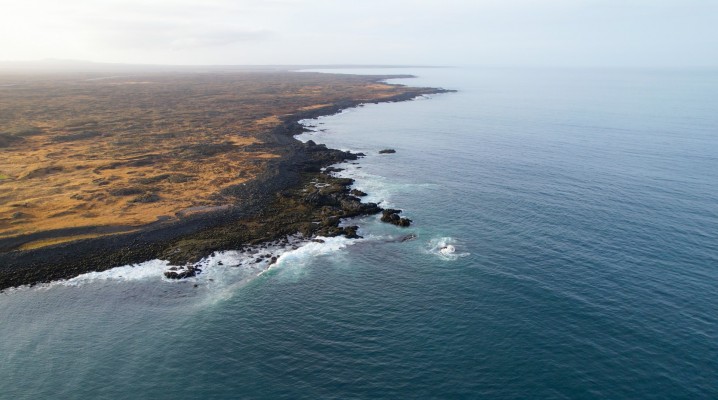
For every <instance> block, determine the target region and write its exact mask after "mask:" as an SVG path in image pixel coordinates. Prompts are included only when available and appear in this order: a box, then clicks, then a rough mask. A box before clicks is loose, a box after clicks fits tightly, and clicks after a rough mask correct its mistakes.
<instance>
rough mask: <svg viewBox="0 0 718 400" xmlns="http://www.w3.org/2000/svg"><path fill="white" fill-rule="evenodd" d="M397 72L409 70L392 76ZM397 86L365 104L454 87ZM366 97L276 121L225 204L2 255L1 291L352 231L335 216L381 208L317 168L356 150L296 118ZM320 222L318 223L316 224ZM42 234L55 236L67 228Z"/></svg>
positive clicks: (353, 104)
mask: <svg viewBox="0 0 718 400" xmlns="http://www.w3.org/2000/svg"><path fill="white" fill-rule="evenodd" d="M397 77H399V78H401V77H406V76H391V77H390V78H397ZM385 79H387V77H385V76H382V77H377V78H376V80H375V82H380V81H382V80H385ZM396 86H403V87H405V88H406V91H404V92H403V93H401V94H398V95H394V96H390V97H384V98H379V99H373V100H372V101H370V102H371V103H384V102H398V101H408V100H412V99H414V98H416V97H419V96H422V95H427V94H438V93H448V92H453V91H452V90H446V89H440V88H421V87H416V88H414V87H406V86H404V85H396ZM365 103H367V101H366V100H344V101H339V102H335V103H333V104H329V105H326V106H323V107H318V108H314V109H311V110H302V111H298V112H296V113H293V114H291V115H288V116H286V117H284V118H283V119H282V123H281V125H280V126H278V127H277V128H275V129H274V130H273V131H272V132H271V134H269V135H268V139H269V140H268V142H270V143H265V145H267V144H272V145H279V146H281V149H282V151H283V154H281V157H279V158H278V159H276V160H273V161H271V162H270V163H269V165H268V167H267V169H266V170H265V171H264V172H262V173H261V174H260V175H259V176H257V177H256V178H255V179H253V180H251V181H249V182H247V183H244V184H240V185H236V186H232V187H228V188H226V189H224V190H223V191H222V193H221V194H222V195H230V196H232V197H233V198H234V199H235V202H234V204H233V205H232V206H230V207H228V208H222V209H218V210H215V211H210V212H206V213H198V214H196V215H187V216H184V217H183V218H181V219H179V220H178V221H172V222H162V221H159V222H155V223H151V224H148V225H146V226H143V227H141V228H139V229H137V230H134V231H131V232H127V233H114V234H109V235H107V236H100V237H96V238H91V239H82V240H77V241H73V242H68V243H62V244H57V245H52V246H47V247H43V248H39V249H31V250H16V251H7V252H3V253H0V291H2V290H3V289H6V288H10V287H15V286H22V285H34V284H38V283H46V282H51V281H55V280H62V279H69V278H73V277H75V276H78V275H80V274H83V273H87V272H100V271H105V270H108V269H111V268H115V267H119V266H123V265H130V264H137V263H140V262H144V261H148V260H152V259H158V258H159V259H164V260H169V261H170V262H171V264H172V265H186V264H191V263H194V262H197V261H199V260H200V259H202V258H204V257H207V256H209V255H211V254H212V253H214V252H216V251H221V250H227V249H231V248H241V247H242V246H247V245H260V244H262V243H268V242H270V241H274V240H278V239H281V238H284V237H287V236H288V235H292V234H296V233H297V232H299V233H301V234H302V235H303V236H304V237H305V238H311V237H312V236H315V235H318V234H321V235H323V236H338V235H345V236H347V237H350V238H351V237H357V236H356V227H339V223H340V220H341V219H342V218H350V217H356V216H361V215H369V214H377V213H379V212H381V211H382V209H381V208H380V207H378V206H377V205H376V204H373V203H362V202H361V201H360V199H359V198H358V197H356V196H353V195H352V194H351V193H350V189H349V187H350V186H351V184H352V183H353V181H352V180H351V179H341V178H335V177H332V176H330V175H329V174H328V173H325V172H322V169H323V168H326V167H328V166H330V165H332V164H336V163H339V162H342V161H346V160H354V159H357V158H358V157H360V156H361V154H352V153H349V152H343V151H340V150H336V149H329V148H327V147H326V146H323V145H317V144H314V143H313V142H309V143H306V144H305V143H302V142H300V141H299V140H297V139H295V138H294V136H295V135H297V134H299V133H302V132H304V131H306V128H305V127H304V126H302V125H301V123H300V122H299V121H301V120H305V119H312V118H317V117H320V116H326V115H332V114H336V113H338V112H341V111H342V110H345V109H348V108H353V107H357V106H359V105H361V104H365ZM317 220H318V221H320V223H316V221H317ZM69 229H72V228H69ZM41 233H42V234H43V235H46V236H49V237H52V235H53V234H61V233H66V230H63V232H52V231H45V232H41ZM21 239H22V238H21ZM24 239H25V240H28V238H24ZM12 240H15V241H17V240H18V239H17V238H9V239H3V240H0V249H2V248H3V247H9V246H12V245H16V243H12V242H11V241H12Z"/></svg>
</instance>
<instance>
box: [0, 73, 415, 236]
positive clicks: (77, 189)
mask: <svg viewBox="0 0 718 400" xmlns="http://www.w3.org/2000/svg"><path fill="white" fill-rule="evenodd" d="M406 91H407V89H405V88H403V87H401V86H394V85H387V84H383V83H379V82H377V78H376V77H365V76H364V77H363V76H352V75H328V74H315V73H296V72H231V73H217V72H214V73H147V74H139V75H138V74H135V75H132V76H129V75H126V76H99V75H90V74H85V75H81V74H74V75H68V74H66V75H55V76H53V75H17V74H15V75H4V76H0V241H2V239H7V238H18V237H29V238H30V237H32V238H34V239H32V240H26V241H20V242H17V243H20V244H18V245H17V246H16V248H12V249H5V250H29V249H36V248H40V247H43V246H47V245H54V244H58V243H63V242H67V241H74V240H78V239H87V238H92V237H97V236H102V235H108V234H116V233H123V232H124V233H126V232H132V231H135V230H137V229H140V228H141V227H143V226H146V225H148V224H151V223H154V222H157V221H172V220H176V219H178V218H181V217H182V216H183V215H188V214H192V213H202V212H208V211H213V210H215V211H216V210H217V209H221V208H222V207H227V206H229V205H231V204H232V202H233V201H235V199H233V198H231V197H227V196H224V195H222V194H221V193H222V190H223V189H226V188H228V187H231V186H234V185H238V184H241V183H244V182H247V181H250V180H252V179H253V178H254V177H256V176H257V175H258V174H260V173H261V172H262V171H263V169H264V168H265V167H266V165H267V163H268V162H269V161H270V160H272V159H275V158H278V157H282V156H283V151H284V149H283V148H282V146H281V144H279V143H277V142H276V141H272V140H271V137H272V136H271V135H270V133H271V132H273V131H274V130H275V129H277V128H278V127H280V126H281V125H282V124H283V121H285V120H286V119H287V118H288V116H291V115H292V114H296V113H297V112H301V111H307V110H313V109H320V108H324V107H327V106H331V105H335V104H340V103H342V102H346V101H357V100H361V101H367V102H370V101H378V100H381V99H386V98H389V97H394V96H397V95H401V94H403V93H405V92H406ZM47 232H57V234H52V235H42V233H47ZM35 238H36V239H35Z"/></svg>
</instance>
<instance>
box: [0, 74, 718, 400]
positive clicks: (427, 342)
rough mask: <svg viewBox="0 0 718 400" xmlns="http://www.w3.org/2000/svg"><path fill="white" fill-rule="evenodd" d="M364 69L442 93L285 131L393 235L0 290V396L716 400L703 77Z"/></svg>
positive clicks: (709, 120) (716, 262)
mask: <svg viewBox="0 0 718 400" xmlns="http://www.w3.org/2000/svg"><path fill="white" fill-rule="evenodd" d="M373 72H374V73H384V72H389V73H404V72H409V73H414V74H418V75H420V78H419V79H413V80H402V81H401V82H402V83H407V84H412V85H426V86H443V87H447V88H453V89H458V90H460V92H458V93H455V94H444V95H435V96H429V97H428V98H422V99H418V100H416V101H411V102H403V103H393V104H379V105H366V106H364V107H360V108H357V109H352V110H348V111H346V112H344V113H341V114H339V115H335V116H330V117H324V118H321V119H319V120H317V121H308V122H307V123H308V124H311V125H313V126H316V128H315V129H316V132H310V133H308V134H305V135H302V136H301V137H300V138H301V139H302V140H308V139H312V140H314V141H316V142H319V143H326V144H328V145H329V146H330V147H337V148H343V149H350V150H354V151H361V152H364V153H366V154H367V157H365V158H363V159H361V160H360V161H359V162H358V163H357V164H353V163H349V164H346V165H343V167H344V168H346V169H345V171H342V172H341V173H340V175H342V176H350V177H353V178H355V179H356V186H357V187H358V188H359V189H362V190H364V191H365V192H367V193H369V196H368V198H367V200H369V201H377V202H382V205H384V206H393V207H398V208H402V209H404V214H406V216H408V217H409V218H412V219H413V220H414V222H415V223H414V225H413V226H412V227H410V228H407V229H400V228H397V227H394V226H390V225H387V224H382V223H380V222H378V221H377V219H376V217H367V218H363V219H361V220H359V221H356V223H358V224H359V225H361V227H362V229H361V231H360V234H362V235H364V236H365V239H362V240H359V241H351V240H347V239H341V238H332V239H329V240H328V241H327V242H326V243H324V244H321V243H310V244H308V245H306V246H304V247H300V248H299V249H297V250H292V249H291V248H285V249H279V248H276V249H273V250H272V251H273V252H275V253H277V254H282V255H281V256H280V258H279V262H278V263H277V264H276V265H274V266H272V267H271V268H269V269H268V267H269V266H268V265H265V264H255V263H253V262H251V261H250V260H253V259H254V256H252V257H250V256H246V255H244V254H240V253H236V252H232V251H231V249H228V250H230V251H228V252H226V253H222V254H220V255H218V256H217V257H215V258H214V259H210V260H207V262H206V266H205V267H204V272H203V274H202V275H200V276H199V277H198V278H196V279H190V280H187V281H185V282H170V281H167V280H165V279H163V278H162V274H161V272H162V271H163V270H164V268H165V265H164V264H163V263H162V262H159V261H153V262H149V263H146V264H144V265H141V266H137V267H124V268H123V269H115V270H111V271H107V272H104V273H99V274H88V275H85V276H81V277H79V278H76V279H74V280H70V281H67V282H60V283H54V284H51V285H45V286H41V287H34V288H21V289H16V290H9V291H6V292H4V293H2V294H0V321H1V323H0V338H2V339H0V398H33V399H34V398H65V397H71V398H138V397H139V398H196V397H204V398H234V397H239V398H337V399H339V398H341V399H345V398H406V397H411V398H462V397H468V398H476V397H489V398H526V397H533V398H537V397H538V398H576V397H580V398H614V399H616V398H626V399H629V398H637V397H641V398H643V397H653V398H715V397H718V379H717V378H716V377H717V376H718V316H717V315H716V312H715V310H717V309H718V292H716V290H715V288H716V287H717V286H716V285H717V284H718V245H716V243H718V240H717V239H718V207H716V204H718V178H717V177H716V173H715V171H717V170H718V158H717V157H718V156H717V154H718V136H717V135H716V127H717V126H718V115H716V113H715V112H714V111H715V110H716V109H718V98H716V97H715V93H716V92H717V91H718V72H716V71H706V70H703V71H701V70H694V71H668V70H665V71H661V70H653V71H646V70H548V69H544V70H491V69H417V70H412V71H404V70H390V71H373ZM384 148H394V149H396V150H397V153H396V154H392V155H379V154H378V151H379V150H381V149H384ZM353 223H354V222H353ZM408 234H415V235H416V238H415V239H413V240H407V241H402V238H404V237H405V236H406V235H408ZM449 244H450V245H452V246H454V247H455V249H456V250H455V252H453V253H450V254H443V253H442V252H441V251H440V249H441V248H442V247H445V246H446V245H449ZM220 261H221V265H220ZM195 284H196V285H197V287H195V286H194V285H195Z"/></svg>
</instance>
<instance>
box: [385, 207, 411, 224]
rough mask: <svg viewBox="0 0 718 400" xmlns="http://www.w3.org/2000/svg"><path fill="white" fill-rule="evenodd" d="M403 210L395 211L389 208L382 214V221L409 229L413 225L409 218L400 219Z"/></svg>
mask: <svg viewBox="0 0 718 400" xmlns="http://www.w3.org/2000/svg"><path fill="white" fill-rule="evenodd" d="M400 213H401V210H395V209H393V208H387V209H385V210H382V212H381V221H382V222H388V223H390V224H392V225H396V226H401V227H407V226H410V225H411V220H410V219H409V218H404V217H400V216H399V214H400Z"/></svg>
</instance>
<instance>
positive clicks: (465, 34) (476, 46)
mask: <svg viewBox="0 0 718 400" xmlns="http://www.w3.org/2000/svg"><path fill="white" fill-rule="evenodd" d="M0 37H1V38H2V39H1V40H0V60H2V61H21V60H40V59H48V58H50V59H69V60H87V61H95V62H112V63H131V64H138V63H139V64H190V65H209V64H222V65H228V64H242V65H246V64H250V65H262V64H293V65H297V64H392V65H395V64H398V65H488V66H594V67H604V66H619V67H646V66H649V67H676V66H718V0H411V1H405V0H351V1H349V0H0Z"/></svg>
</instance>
